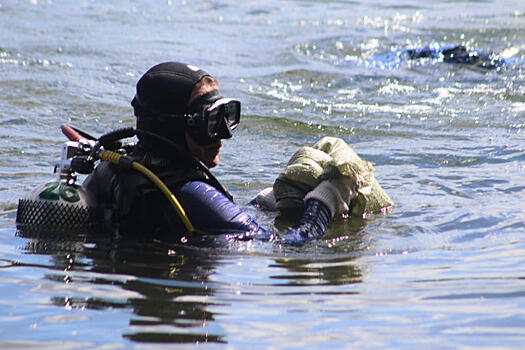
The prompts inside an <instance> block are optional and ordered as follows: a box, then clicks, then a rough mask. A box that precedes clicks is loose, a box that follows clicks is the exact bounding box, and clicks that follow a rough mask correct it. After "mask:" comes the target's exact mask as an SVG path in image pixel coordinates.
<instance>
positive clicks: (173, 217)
mask: <svg viewBox="0 0 525 350" xmlns="http://www.w3.org/2000/svg"><path fill="white" fill-rule="evenodd" d="M130 156H132V157H133V158H134V159H135V160H136V161H137V162H139V163H140V164H142V165H144V166H145V167H147V168H148V169H150V170H151V171H153V172H154V173H155V174H156V175H157V176H158V177H159V178H160V179H161V180H162V181H163V182H164V184H165V185H166V186H168V188H169V189H170V190H171V192H172V193H174V192H176V190H177V188H178V187H180V186H182V185H183V184H184V183H187V182H190V181H202V182H204V183H207V184H210V185H211V186H214V187H215V188H217V190H219V191H221V192H222V193H224V194H225V195H226V196H227V197H229V198H231V197H230V194H229V193H227V191H226V190H224V189H223V186H217V180H216V179H211V178H210V176H208V175H207V174H206V173H205V172H204V171H203V170H201V169H199V167H198V166H196V165H194V164H188V163H187V162H184V161H182V160H179V159H173V158H172V156H170V155H166V154H160V153H155V152H148V151H144V150H143V149H141V148H140V147H136V148H135V150H134V151H133V152H132V153H131V154H130ZM84 187H85V188H86V190H88V191H90V192H92V193H93V194H94V196H95V198H96V199H97V207H98V208H99V209H100V210H99V212H100V213H101V214H102V218H101V220H102V221H104V223H105V227H106V228H108V229H111V230H112V231H116V232H118V233H119V234H120V235H122V236H126V235H146V236H147V237H148V238H159V239H160V238H162V239H166V238H167V237H166V235H169V236H170V237H169V238H170V239H171V238H176V237H177V236H178V235H184V233H185V227H184V225H183V223H182V220H181V219H180V218H179V217H178V215H177V213H176V212H175V211H174V209H173V208H172V207H171V206H170V204H169V202H168V200H167V199H166V198H165V196H164V194H162V193H161V192H160V190H159V189H158V188H157V186H156V185H155V184H153V183H152V182H151V181H150V180H149V179H147V178H146V177H145V176H144V175H142V174H141V173H139V172H137V171H135V170H133V169H124V168H121V167H119V166H117V165H115V164H111V163H106V162H102V163H101V164H100V165H99V166H97V168H96V169H95V171H94V172H93V174H91V175H90V176H89V177H88V178H87V179H86V181H85V182H84ZM181 204H182V206H183V207H184V203H181Z"/></svg>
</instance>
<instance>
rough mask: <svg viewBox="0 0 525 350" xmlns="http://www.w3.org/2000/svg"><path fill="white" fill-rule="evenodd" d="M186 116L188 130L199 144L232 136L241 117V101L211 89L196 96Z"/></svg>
mask: <svg viewBox="0 0 525 350" xmlns="http://www.w3.org/2000/svg"><path fill="white" fill-rule="evenodd" d="M191 110H193V111H195V113H193V114H191V113H190V114H189V115H188V116H187V125H188V132H189V134H190V135H191V137H193V138H194V139H195V141H197V143H199V144H200V145H203V146H204V145H209V144H212V143H214V142H217V141H218V140H220V139H229V138H231V137H232V131H233V130H235V128H237V126H238V125H239V121H240V119H241V103H240V102H239V101H237V100H234V99H231V98H224V97H222V96H220V95H219V93H218V92H217V91H212V92H209V93H207V94H204V95H203V96H201V97H200V98H198V99H197V100H196V101H195V102H194V103H193V104H192V108H191Z"/></svg>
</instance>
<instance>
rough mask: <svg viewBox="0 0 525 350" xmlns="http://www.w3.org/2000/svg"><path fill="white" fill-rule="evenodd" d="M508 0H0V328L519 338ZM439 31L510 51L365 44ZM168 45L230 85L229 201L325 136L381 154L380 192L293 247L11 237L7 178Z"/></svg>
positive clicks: (518, 209) (36, 334)
mask: <svg viewBox="0 0 525 350" xmlns="http://www.w3.org/2000/svg"><path fill="white" fill-rule="evenodd" d="M524 11H525V8H524V6H523V4H521V2H520V1H452V0H450V1H444V0H443V1H432V2H430V1H363V2H359V1H266V2H255V1H244V2H236V1H200V2H193V1H182V2H181V1H163V2H146V1H139V0H136V1H112V2H106V1H51V0H48V1H40V0H33V1H25V0H24V1H14V0H12V1H9V0H8V1H1V2H0V93H1V96H2V98H0V153H1V154H2V156H1V157H0V177H1V181H0V288H1V289H0V290H1V293H2V294H1V295H2V298H1V300H0V347H1V348H2V349H4V348H5V349H9V348H17V349H25V348H27V349H33V348H49V349H84V348H86V349H87V348H89V349H92V348H97V349H107V348H108V349H109V348H110V349H120V348H136V349H142V348H164V347H166V348H173V347H176V346H177V345H178V346H180V347H183V348H185V347H188V348H192V347H195V346H196V345H197V344H198V345H199V346H201V347H206V348H232V349H247V348H261V349H263V348H265V349H266V348H268V349H296V348H301V349H319V348H326V349H328V348H338V349H340V348H341V349H343V348H344V349H361V348H368V349H377V348H390V349H393V348H409V349H421V348H435V349H458V348H462V349H471V348H476V349H479V348H481V349H496V348H497V349H502V348H503V349H521V348H522V347H523V344H524V343H525V316H524V315H525V262H524V256H525V239H524V234H525V224H524V219H525V204H524V195H525V180H524V176H525V136H524V132H525V97H524V96H525V88H524V86H523V82H524V80H525V73H524V69H525V65H523V64H520V63H519V60H521V59H524V57H525V12H524ZM433 42H437V43H443V44H445V43H449V44H450V43H453V44H465V45H469V46H470V47H473V48H476V49H481V50H485V51H493V52H495V53H496V54H498V55H501V56H503V57H505V58H510V60H509V61H511V60H513V63H512V64H508V65H505V66H504V67H502V69H500V70H492V71H488V70H483V69H477V68H473V67H466V66H459V65H452V64H447V63H444V62H439V61H438V60H431V59H423V60H418V61H412V62H401V64H399V65H394V66H392V65H387V66H381V65H376V66H373V65H369V64H366V62H368V60H369V59H370V58H371V57H373V56H377V55H385V54H388V53H389V52H391V51H395V50H401V49H405V48H410V47H420V46H424V45H426V44H428V43H433ZM166 60H180V61H184V62H188V63H192V64H194V65H198V66H200V67H202V68H204V69H205V70H207V71H208V72H210V73H212V74H213V75H214V76H216V77H217V78H218V79H219V81H220V83H221V90H222V92H223V93H224V95H228V96H234V97H237V98H239V99H240V100H241V101H242V103H243V117H242V118H243V119H242V123H241V126H240V127H239V129H238V130H237V132H236V135H235V137H234V138H233V139H232V140H229V141H227V142H225V145H224V147H223V153H222V158H221V166H220V167H219V168H217V170H216V171H214V172H215V174H216V175H217V176H218V177H219V178H220V179H221V180H223V182H224V183H225V184H226V185H227V186H228V187H229V188H230V189H231V190H232V192H233V194H234V196H235V198H236V201H237V203H240V204H244V203H247V202H248V201H249V200H250V199H251V198H252V197H253V196H254V195H255V194H256V193H257V192H258V191H259V190H260V189H262V188H263V187H266V186H268V185H271V184H272V183H273V180H274V179H275V177H276V176H277V174H278V173H279V172H280V171H281V169H282V168H283V166H284V165H285V164H286V162H287V160H288V158H289V157H290V156H291V154H292V153H293V152H294V151H295V150H296V149H297V148H298V147H299V146H302V145H304V144H310V143H313V142H315V141H317V140H318V139H319V138H320V137H322V136H324V135H331V136H337V137H341V138H343V139H344V140H345V141H347V142H348V143H350V144H351V145H352V146H353V147H354V149H355V150H356V152H357V153H358V154H360V155H361V156H362V157H364V158H366V159H368V160H370V161H373V162H374V163H375V168H376V173H377V178H378V180H379V182H380V183H381V184H382V185H383V187H384V188H385V189H386V190H387V192H388V193H389V195H390V196H391V197H392V199H393V200H394V202H395V207H394V211H393V212H392V213H391V214H389V215H387V216H382V215H379V216H368V217H366V218H364V219H362V218H354V219H352V220H351V221H346V222H342V221H339V222H336V223H334V225H333V226H332V227H331V230H330V232H329V233H328V234H327V235H326V237H325V238H323V239H321V240H320V241H317V242H311V243H308V244H305V245H303V246H300V247H286V246H275V245H271V244H268V243H258V242H252V243H231V242H226V241H224V240H221V239H218V240H217V242H215V247H214V248H211V247H209V246H208V247H201V246H200V245H199V244H186V245H182V244H181V245H170V246H167V245H166V244H162V243H151V244H144V243H137V242H125V243H120V244H115V243H113V242H110V241H108V240H104V239H99V240H93V239H90V238H87V237H79V236H61V237H46V238H45V239H38V238H35V239H30V238H23V237H20V236H17V235H16V230H15V224H14V220H15V216H16V206H17V202H18V199H19V198H21V197H23V196H24V195H25V194H26V193H27V192H28V191H30V190H31V189H32V188H34V187H35V186H36V185H39V184H41V183H43V182H44V181H47V180H48V179H50V178H52V176H53V175H52V168H53V166H54V164H55V161H56V160H57V159H58V157H59V151H60V146H61V143H62V142H63V141H64V137H63V136H62V135H61V133H60V130H59V125H60V124H65V123H69V124H72V125H75V126H77V127H79V128H81V129H83V130H86V131H88V132H90V133H92V134H95V135H100V134H102V133H104V132H106V131H108V130H111V129H114V128H118V127H122V126H129V125H133V122H134V119H133V115H132V112H131V109H130V106H129V101H130V99H131V98H132V96H133V94H134V86H135V83H136V81H137V79H138V78H139V77H140V75H141V74H142V73H143V72H144V71H145V70H146V69H148V68H149V67H150V66H151V65H153V64H155V63H158V62H161V61H166ZM515 61H517V62H515ZM245 209H246V210H247V211H248V212H250V214H252V215H253V216H255V217H256V218H257V220H258V221H259V222H260V223H262V224H263V225H264V226H266V227H269V228H272V227H274V225H279V222H275V217H274V216H272V215H269V214H266V213H262V212H258V211H257V210H255V209H253V208H250V207H249V206H245Z"/></svg>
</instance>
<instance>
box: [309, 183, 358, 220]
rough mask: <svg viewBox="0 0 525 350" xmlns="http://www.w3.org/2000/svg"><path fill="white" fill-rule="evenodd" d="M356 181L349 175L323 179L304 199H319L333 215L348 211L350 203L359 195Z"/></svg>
mask: <svg viewBox="0 0 525 350" xmlns="http://www.w3.org/2000/svg"><path fill="white" fill-rule="evenodd" d="M355 188H356V187H355V182H354V181H353V180H352V179H350V178H349V177H347V176H340V177H338V178H335V179H329V180H324V181H322V182H321V183H320V184H319V185H317V186H316V187H315V188H314V189H313V190H312V191H310V192H308V194H307V195H306V196H305V197H304V200H305V202H306V200H308V199H317V200H318V201H321V202H323V203H324V204H326V206H327V207H328V209H330V213H331V214H332V217H333V216H336V215H341V214H342V213H344V212H346V211H348V209H349V208H348V205H349V204H350V202H351V201H352V199H353V198H355V197H356V196H357V191H356V189H355Z"/></svg>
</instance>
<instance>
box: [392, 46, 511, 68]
mask: <svg viewBox="0 0 525 350" xmlns="http://www.w3.org/2000/svg"><path fill="white" fill-rule="evenodd" d="M401 55H402V56H406V57H407V58H408V59H411V60H415V59H419V58H434V59H439V60H442V61H443V62H446V63H456V64H465V65H470V66H475V67H479V68H484V69H497V68H499V67H501V66H503V64H505V60H504V59H503V58H501V57H498V56H497V55H494V54H492V53H487V52H484V51H481V50H471V49H468V48H467V47H466V46H464V45H438V44H430V45H427V46H425V47H423V48H420V49H406V50H403V51H401Z"/></svg>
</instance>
